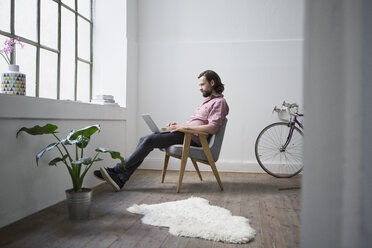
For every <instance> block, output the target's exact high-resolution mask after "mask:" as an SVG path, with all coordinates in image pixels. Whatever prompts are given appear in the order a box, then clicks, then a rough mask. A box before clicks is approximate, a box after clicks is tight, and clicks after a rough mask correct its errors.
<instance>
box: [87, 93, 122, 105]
mask: <svg viewBox="0 0 372 248" xmlns="http://www.w3.org/2000/svg"><path fill="white" fill-rule="evenodd" d="M92 103H95V104H102V105H111V106H119V104H118V103H116V102H115V100H114V96H112V95H96V96H95V97H93V99H92Z"/></svg>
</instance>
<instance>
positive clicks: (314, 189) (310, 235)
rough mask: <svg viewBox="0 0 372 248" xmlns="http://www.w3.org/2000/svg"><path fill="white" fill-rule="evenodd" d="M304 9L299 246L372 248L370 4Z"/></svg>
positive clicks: (357, 0) (319, 4) (335, 1)
mask: <svg viewBox="0 0 372 248" xmlns="http://www.w3.org/2000/svg"><path fill="white" fill-rule="evenodd" d="M305 9H306V20H305V44H304V65H305V66H304V79H305V85H304V92H305V95H304V101H305V113H306V115H305V127H306V139H305V149H304V158H305V168H304V172H303V175H304V178H303V194H302V213H301V214H302V216H301V247H327V248H328V247H372V238H371V237H372V216H371V213H372V197H371V196H372V180H371V178H372V167H371V161H372V160H371V159H372V155H371V151H372V146H371V134H372V129H371V124H372V123H371V122H372V117H371V115H370V113H371V107H372V98H371V94H372V84H371V82H372V74H371V68H372V64H371V57H372V41H371V32H370V31H371V30H372V25H371V24H372V13H371V11H372V4H371V1H368V0H366V1H364V0H343V1H340V0H329V1H313V0H308V1H307V2H306V6H305Z"/></svg>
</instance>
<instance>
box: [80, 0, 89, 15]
mask: <svg viewBox="0 0 372 248" xmlns="http://www.w3.org/2000/svg"><path fill="white" fill-rule="evenodd" d="M78 12H79V13H80V14H81V15H83V16H84V17H86V18H88V19H89V20H90V0H78Z"/></svg>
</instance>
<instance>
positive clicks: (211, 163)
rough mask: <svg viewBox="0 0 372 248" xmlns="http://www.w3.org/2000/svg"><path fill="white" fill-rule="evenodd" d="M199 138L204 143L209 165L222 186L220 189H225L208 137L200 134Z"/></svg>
mask: <svg viewBox="0 0 372 248" xmlns="http://www.w3.org/2000/svg"><path fill="white" fill-rule="evenodd" d="M199 139H200V143H201V144H202V147H203V150H204V153H205V156H206V157H207V159H208V162H209V165H210V166H211V168H212V171H213V174H214V176H215V177H216V180H217V183H218V185H219V186H220V189H221V190H223V186H222V182H221V179H220V176H219V174H218V171H217V167H216V164H215V163H214V159H213V156H212V153H211V150H210V149H209V145H208V142H207V138H206V137H205V135H199Z"/></svg>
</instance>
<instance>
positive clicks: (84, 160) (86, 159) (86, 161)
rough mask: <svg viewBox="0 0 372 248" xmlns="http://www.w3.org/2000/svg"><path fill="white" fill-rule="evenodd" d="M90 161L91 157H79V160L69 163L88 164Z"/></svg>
mask: <svg viewBox="0 0 372 248" xmlns="http://www.w3.org/2000/svg"><path fill="white" fill-rule="evenodd" d="M91 162H92V158H90V157H88V158H81V159H79V160H75V161H72V162H71V164H74V165H78V164H85V165H88V164H90V163H91Z"/></svg>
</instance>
